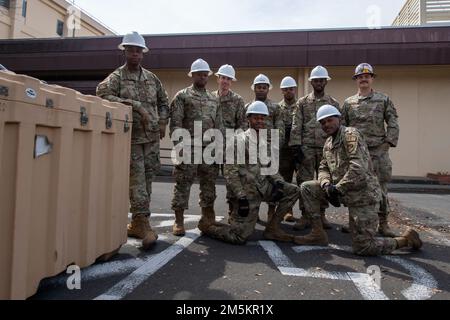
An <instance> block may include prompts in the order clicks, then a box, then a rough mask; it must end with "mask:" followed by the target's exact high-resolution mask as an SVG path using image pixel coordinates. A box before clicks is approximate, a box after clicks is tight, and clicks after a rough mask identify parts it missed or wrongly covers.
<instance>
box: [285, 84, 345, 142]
mask: <svg viewBox="0 0 450 320" xmlns="http://www.w3.org/2000/svg"><path fill="white" fill-rule="evenodd" d="M325 104H330V105H332V106H335V107H336V108H338V109H339V102H337V101H336V100H335V99H334V98H333V97H331V96H329V95H327V94H325V95H324V96H323V97H322V98H319V99H316V97H315V95H314V92H311V93H310V94H308V95H307V96H304V97H303V98H300V99H299V100H298V102H297V109H296V110H295V111H294V116H293V122H292V130H291V137H290V141H289V145H290V146H297V145H305V146H309V147H316V148H322V147H323V145H324V143H325V140H326V139H327V136H326V134H325V132H323V130H322V127H321V126H320V123H318V122H317V121H316V119H317V117H316V115H317V111H318V110H319V108H320V107H321V106H323V105H325Z"/></svg>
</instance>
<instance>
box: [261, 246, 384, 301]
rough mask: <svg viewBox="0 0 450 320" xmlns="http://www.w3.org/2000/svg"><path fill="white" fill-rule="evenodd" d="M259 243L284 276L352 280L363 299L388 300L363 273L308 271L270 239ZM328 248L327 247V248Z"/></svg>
mask: <svg viewBox="0 0 450 320" xmlns="http://www.w3.org/2000/svg"><path fill="white" fill-rule="evenodd" d="M259 244H260V245H261V246H262V247H263V249H264V250H265V251H266V252H267V254H268V255H269V257H270V258H271V260H272V261H273V262H274V264H275V265H276V266H277V268H278V270H280V272H281V274H283V275H286V276H296V277H305V278H318V279H329V280H344V281H352V282H353V283H354V285H355V287H356V288H357V289H358V291H359V292H360V294H361V295H362V297H363V298H364V299H365V300H389V299H388V297H387V296H386V295H385V294H384V293H383V291H381V289H380V288H379V287H378V286H377V284H376V283H375V282H374V281H373V279H372V278H371V277H370V276H369V275H368V274H365V273H356V272H328V271H310V270H305V269H302V268H297V267H295V265H294V263H293V262H292V261H291V259H289V257H288V256H286V255H285V254H284V253H283V252H282V251H281V249H280V248H279V247H278V246H277V245H276V244H275V243H274V242H272V241H259ZM316 248H318V249H319V250H324V249H327V248H328V247H312V246H305V247H301V246H300V247H295V248H293V249H294V250H296V251H300V252H306V251H311V250H315V249H316ZM303 249H304V250H303ZM328 249H329V248H328Z"/></svg>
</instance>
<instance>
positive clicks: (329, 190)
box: [324, 183, 341, 208]
mask: <svg viewBox="0 0 450 320" xmlns="http://www.w3.org/2000/svg"><path fill="white" fill-rule="evenodd" d="M324 190H325V193H326V197H327V200H328V202H329V203H331V204H332V205H333V207H336V208H339V207H340V206H341V202H340V201H339V195H340V193H339V191H338V190H337V189H336V186H335V185H334V184H331V183H330V184H327V185H325V186H324Z"/></svg>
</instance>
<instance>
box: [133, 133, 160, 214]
mask: <svg viewBox="0 0 450 320" xmlns="http://www.w3.org/2000/svg"><path fill="white" fill-rule="evenodd" d="M151 140H152V142H151V143H144V144H132V145H131V159H130V189H129V193H130V205H131V208H130V211H131V213H132V214H133V217H135V216H136V215H139V214H144V215H146V216H149V215H150V198H151V194H152V182H153V178H154V176H155V175H156V174H157V173H158V171H159V168H160V166H161V163H160V158H159V132H158V133H157V134H156V133H155V134H154V136H153V135H152V139H151Z"/></svg>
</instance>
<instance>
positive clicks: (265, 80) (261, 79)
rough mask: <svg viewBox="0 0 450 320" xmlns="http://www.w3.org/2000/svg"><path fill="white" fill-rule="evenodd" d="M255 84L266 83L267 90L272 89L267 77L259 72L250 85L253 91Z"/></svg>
mask: <svg viewBox="0 0 450 320" xmlns="http://www.w3.org/2000/svg"><path fill="white" fill-rule="evenodd" d="M257 84H267V85H269V90H270V89H272V84H271V83H270V80H269V78H268V77H267V76H266V75H264V74H260V75H258V76H256V78H255V80H254V81H253V84H252V87H251V88H252V90H253V91H254V90H255V85H257Z"/></svg>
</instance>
